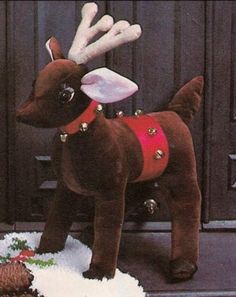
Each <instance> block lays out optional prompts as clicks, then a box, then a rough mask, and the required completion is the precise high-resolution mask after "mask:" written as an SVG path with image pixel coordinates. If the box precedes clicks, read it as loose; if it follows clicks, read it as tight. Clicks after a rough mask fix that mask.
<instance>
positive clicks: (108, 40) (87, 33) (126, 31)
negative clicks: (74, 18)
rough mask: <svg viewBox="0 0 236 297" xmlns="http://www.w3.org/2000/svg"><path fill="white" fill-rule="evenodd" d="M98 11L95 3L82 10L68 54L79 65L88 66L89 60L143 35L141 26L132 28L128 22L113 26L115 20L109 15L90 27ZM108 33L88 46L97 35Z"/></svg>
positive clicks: (85, 6)
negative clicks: (80, 19)
mask: <svg viewBox="0 0 236 297" xmlns="http://www.w3.org/2000/svg"><path fill="white" fill-rule="evenodd" d="M97 10H98V8H97V5H96V4H95V3H87V4H85V5H84V7H83V8H82V21H81V23H80V25H79V27H78V29H77V32H76V35H75V38H74V41H73V43H72V46H71V48H70V50H69V53H68V58H69V59H70V60H73V61H75V62H76V63H77V64H86V63H87V62H88V61H89V60H92V59H93V58H95V57H97V56H99V55H101V54H104V53H105V52H107V51H109V50H111V49H113V48H116V47H118V46H120V45H121V44H124V43H127V42H130V41H134V40H136V39H138V38H139V37H140V35H141V27H140V25H137V24H136V25H132V26H130V24H129V23H128V22H127V21H119V22H117V23H115V24H114V25H113V18H112V17H111V16H109V15H105V16H103V17H102V18H101V19H100V20H99V21H98V22H97V23H96V24H95V25H94V26H92V27H90V25H91V23H92V20H93V19H94V17H95V15H96V13H97ZM108 30H109V31H108ZM106 31H108V32H107V33H106V34H104V35H103V36H102V37H101V38H100V39H98V40H97V41H95V42H94V43H92V44H90V45H88V43H89V41H90V40H91V39H92V38H93V37H94V36H95V35H96V34H97V33H99V32H106ZM87 45H88V46H87Z"/></svg>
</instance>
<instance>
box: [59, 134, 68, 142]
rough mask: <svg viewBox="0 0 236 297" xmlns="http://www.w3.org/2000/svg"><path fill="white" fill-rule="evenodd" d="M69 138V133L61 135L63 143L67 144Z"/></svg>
mask: <svg viewBox="0 0 236 297" xmlns="http://www.w3.org/2000/svg"><path fill="white" fill-rule="evenodd" d="M67 137H68V134H67V133H62V134H60V138H61V142H66V140H67Z"/></svg>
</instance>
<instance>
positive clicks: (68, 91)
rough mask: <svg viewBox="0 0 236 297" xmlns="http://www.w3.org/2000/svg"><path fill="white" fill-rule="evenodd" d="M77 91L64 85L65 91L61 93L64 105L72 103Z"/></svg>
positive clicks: (60, 97)
mask: <svg viewBox="0 0 236 297" xmlns="http://www.w3.org/2000/svg"><path fill="white" fill-rule="evenodd" d="M74 94H75V91H74V89H73V88H71V87H69V86H66V85H63V89H62V90H61V91H60V93H59V96H58V98H59V101H60V103H62V104H65V103H68V102H70V101H71V100H72V99H73V97H74Z"/></svg>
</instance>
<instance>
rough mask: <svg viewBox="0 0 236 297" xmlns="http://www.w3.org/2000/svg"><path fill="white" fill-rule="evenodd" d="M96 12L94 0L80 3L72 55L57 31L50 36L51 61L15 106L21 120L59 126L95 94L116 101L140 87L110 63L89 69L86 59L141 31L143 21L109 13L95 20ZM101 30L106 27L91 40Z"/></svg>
mask: <svg viewBox="0 0 236 297" xmlns="http://www.w3.org/2000/svg"><path fill="white" fill-rule="evenodd" d="M96 13H97V5H96V4H95V3H87V4H85V5H84V7H83V8H82V20H81V23H80V25H79V27H78V29H77V32H76V35H75V38H74V41H73V43H72V46H71V48H70V50H69V53H68V59H65V58H64V56H63V54H62V52H61V49H60V45H59V43H58V41H57V40H56V39H55V38H54V37H52V38H50V39H49V40H48V41H47V43H46V48H47V50H48V52H49V54H50V56H51V59H52V62H50V63H49V64H48V65H47V66H46V67H45V68H44V69H43V70H41V71H40V72H39V74H38V77H37V79H36V81H35V82H34V83H33V90H32V92H31V94H30V96H29V98H28V100H26V101H25V102H24V103H23V104H22V105H21V106H20V107H19V109H18V110H17V120H19V121H21V122H23V123H26V124H29V125H33V126H36V127H47V128H54V127H60V126H63V125H66V124H67V123H69V122H71V121H73V120H74V119H75V118H76V117H77V116H78V115H80V114H81V113H82V112H83V111H84V110H85V109H86V108H87V107H88V106H89V104H90V103H91V99H93V100H95V101H97V102H100V103H112V102H116V101H119V100H122V99H124V98H126V97H128V96H130V95H132V94H133V93H134V92H135V91H137V89H138V87H137V85H136V84H135V83H134V82H132V81H130V80H129V79H127V78H125V77H122V76H120V75H119V74H117V73H115V72H113V71H111V70H109V69H107V68H99V69H95V70H93V71H91V72H88V70H87V67H86V63H87V62H88V61H90V60H92V59H94V58H95V57H97V56H99V55H101V54H104V53H105V52H107V51H109V50H111V49H113V48H115V47H118V46H120V45H121V44H124V43H127V42H131V41H134V40H136V39H137V38H138V37H139V36H140V35H141V28H140V26H139V25H137V24H136V25H132V26H130V24H129V23H128V22H127V21H118V22H117V23H115V24H114V23H113V18H112V17H111V16H109V15H105V16H103V17H102V18H101V19H100V20H99V21H98V22H97V23H96V24H95V25H93V26H91V23H92V21H93V19H94V17H95V15H96ZM99 32H106V33H105V34H103V36H102V37H101V38H100V39H98V40H97V41H95V42H94V43H91V44H89V42H90V41H91V40H92V39H93V38H94V36H96V35H97V34H98V33H99Z"/></svg>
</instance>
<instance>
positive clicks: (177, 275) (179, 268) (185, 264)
mask: <svg viewBox="0 0 236 297" xmlns="http://www.w3.org/2000/svg"><path fill="white" fill-rule="evenodd" d="M196 271H197V265H195V264H193V263H191V262H190V261H188V260H184V259H175V260H172V261H170V276H171V281H172V282H181V281H185V280H188V279H191V278H192V277H193V275H194V273H195V272H196Z"/></svg>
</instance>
